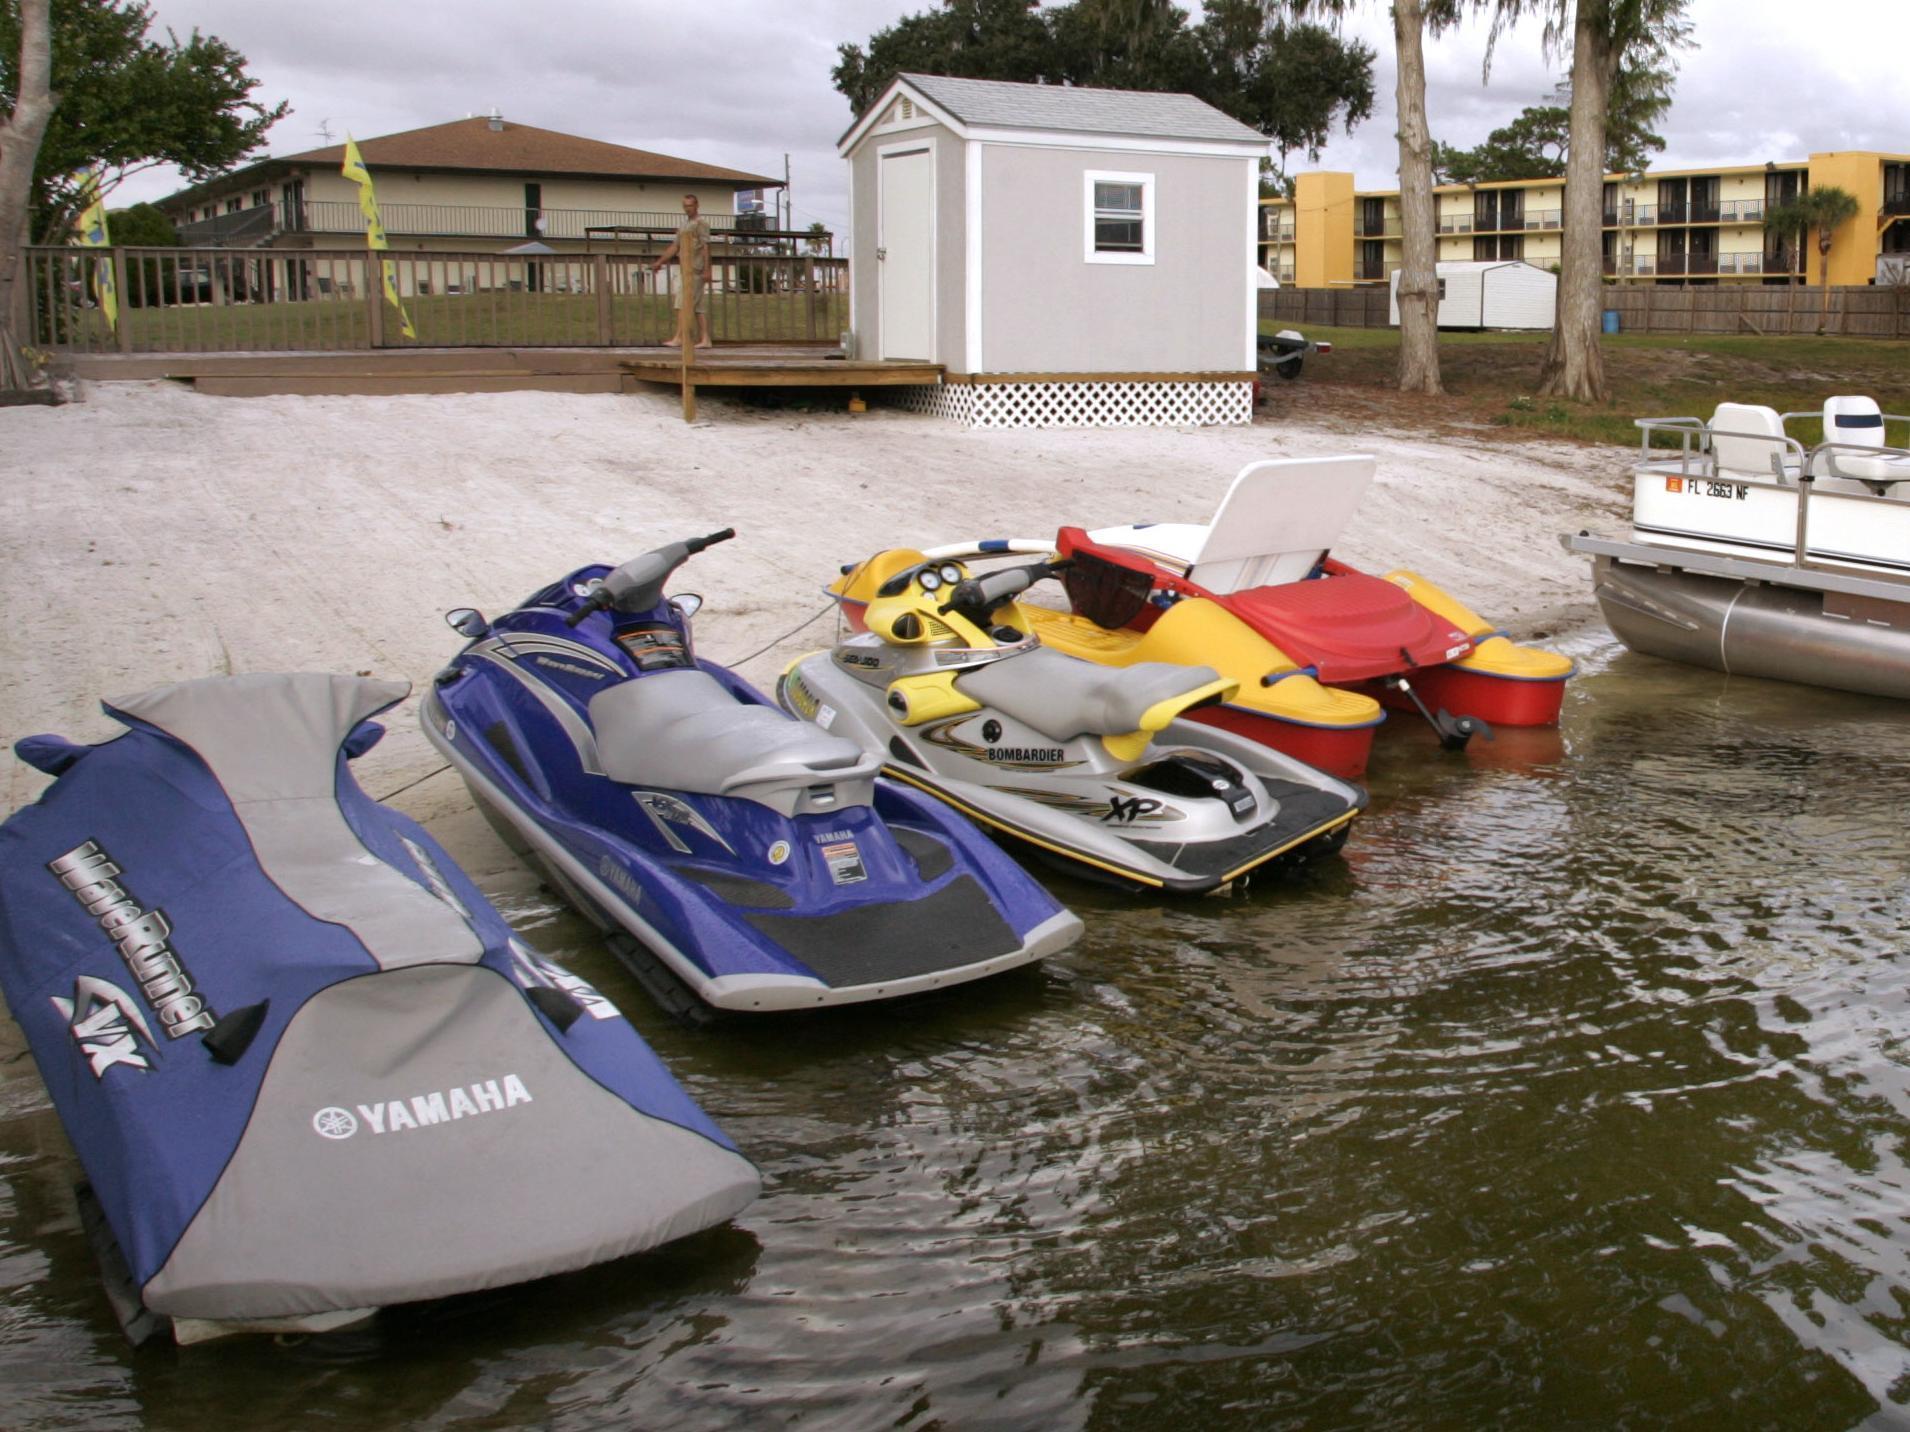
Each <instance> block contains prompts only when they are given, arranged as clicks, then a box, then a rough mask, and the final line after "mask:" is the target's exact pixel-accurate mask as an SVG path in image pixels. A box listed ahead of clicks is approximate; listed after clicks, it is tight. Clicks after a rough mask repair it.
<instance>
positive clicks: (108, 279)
mask: <svg viewBox="0 0 1910 1432" xmlns="http://www.w3.org/2000/svg"><path fill="white" fill-rule="evenodd" d="M80 196H81V197H82V198H83V199H85V200H86V201H87V202H86V208H85V209H84V210H82V211H81V213H80V217H79V223H78V225H77V228H78V230H79V243H80V246H81V247H82V248H89V249H103V248H110V247H111V246H112V242H113V240H112V238H111V236H110V235H108V233H107V232H106V196H105V195H104V194H102V193H101V192H100V176H99V171H98V170H94V171H92V172H90V173H87V174H83V175H81V176H80ZM92 269H93V299H94V301H95V302H96V303H98V304H99V311H100V313H101V314H102V315H103V316H104V317H105V319H106V326H107V327H108V328H109V329H111V330H112V331H113V332H115V333H117V332H118V331H119V293H118V290H116V289H115V288H114V287H113V261H112V259H110V258H96V259H94V260H92Z"/></svg>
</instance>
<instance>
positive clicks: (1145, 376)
mask: <svg viewBox="0 0 1910 1432" xmlns="http://www.w3.org/2000/svg"><path fill="white" fill-rule="evenodd" d="M838 149H839V152H840V153H841V154H842V156H843V157H844V158H845V159H846V160H848V162H849V203H850V220H849V226H850V245H849V253H850V258H849V265H850V275H851V278H850V294H851V313H850V327H851V329H852V330H853V333H854V342H855V348H856V355H857V356H858V357H861V358H912V359H926V360H929V361H932V362H936V363H940V364H942V365H943V368H944V370H945V375H946V381H945V382H944V383H943V384H942V385H940V386H939V387H935V388H927V387H924V388H919V389H903V390H899V391H901V392H902V393H903V394H904V395H905V396H904V398H903V401H904V402H906V403H908V404H909V405H910V406H914V407H917V408H919V409H923V410H927V411H933V412H938V413H942V414H944V415H946V416H949V417H953V418H955V419H957V420H958V421H962V422H965V423H968V424H972V425H975V426H985V427H1016V426H1130V425H1143V424H1173V425H1185V424H1192V423H1244V422H1248V421H1250V420H1251V417H1252V411H1253V408H1252V404H1253V399H1252V384H1253V377H1254V368H1255V361H1256V350H1255V345H1254V336H1255V330H1256V326H1257V322H1258V319H1257V301H1256V296H1257V293H1258V283H1259V274H1258V264H1257V261H1256V255H1255V253H1254V234H1255V222H1256V215H1257V213H1258V210H1259V165H1260V160H1261V159H1262V158H1264V157H1265V156H1266V154H1267V150H1268V145H1267V140H1266V138H1265V136H1263V135H1261V134H1259V133H1258V132H1257V131H1255V130H1252V129H1249V128H1248V127H1247V126H1246V125H1244V124H1241V123H1240V122H1239V121H1237V120H1234V119H1231V118H1229V117H1228V116H1227V115H1225V114H1222V113H1221V112H1220V111H1219V110H1217V109H1215V108H1213V107H1212V106H1211V105H1208V104H1206V103H1204V102H1203V101H1201V100H1198V99H1195V98H1194V97H1193V96H1191V95H1184V94H1148V93H1139V92H1135V91H1128V90H1103V89H1083V88H1075V87H1071V86H1063V85H1033V84H1013V83H1008V82H1006V81H999V80H972V79H950V78H947V77H945V76H940V75H917V74H903V75H898V76H897V77H896V78H895V79H894V80H893V81H892V82H891V83H890V85H889V87H888V89H887V90H885V91H884V92H883V94H882V97H881V98H880V99H878V100H877V101H876V103H875V104H874V105H872V106H871V107H870V108H869V110H868V111H867V113H865V114H864V115H863V116H862V117H861V118H860V119H858V120H857V121H856V123H855V124H854V125H852V126H851V127H850V129H849V130H848V132H847V133H845V134H844V135H843V136H842V139H841V141H840V142H839V144H838Z"/></svg>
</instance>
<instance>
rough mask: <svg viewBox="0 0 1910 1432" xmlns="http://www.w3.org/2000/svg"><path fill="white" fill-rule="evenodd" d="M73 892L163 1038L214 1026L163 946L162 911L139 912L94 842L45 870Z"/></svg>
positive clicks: (167, 933) (167, 932) (168, 930)
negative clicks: (136, 988) (108, 943)
mask: <svg viewBox="0 0 1910 1432" xmlns="http://www.w3.org/2000/svg"><path fill="white" fill-rule="evenodd" d="M46 868H47V869H48V870H49V871H51V872H52V873H53V874H54V875H55V876H56V877H58V879H59V882H60V883H61V884H62V885H64V886H65V887H66V888H67V889H68V890H70V891H72V892H73V898H74V899H75V900H77V901H79V902H80V905H81V907H82V908H84V909H85V911H86V913H87V914H89V915H91V916H93V918H94V919H96V920H98V921H99V927H100V929H101V930H103V931H105V933H106V938H107V939H109V940H111V941H112V942H113V945H114V948H116V949H117V950H118V951H119V957H120V959H122V960H123V961H125V963H126V969H127V971H128V972H129V973H130V974H131V975H132V977H133V979H134V980H135V981H136V982H137V983H138V985H139V992H140V994H141V995H142V996H144V998H145V1000H146V1003H147V1004H148V1005H149V1006H151V1008H152V1011H153V1013H154V1014H157V1015H158V1016H159V1022H160V1024H161V1025H162V1026H164V1028H165V1031H166V1037H167V1038H168V1039H184V1038H185V1037H186V1036H187V1035H188V1034H191V1033H193V1032H194V1031H195V1030H201V1029H210V1028H212V1026H213V1025H215V1024H217V1023H218V1022H219V1016H218V1015H216V1014H215V1013H213V1011H212V1009H211V1008H210V1007H209V1006H208V1005H207V1004H206V1002H205V1000H203V999H202V998H200V997H199V996H198V995H196V994H194V993H193V992H192V991H193V983H192V976H191V975H190V974H188V973H187V972H186V967H185V965H184V964H183V963H182V962H181V961H180V959H179V956H178V953H177V952H176V951H174V950H173V948H172V946H171V945H170V944H168V943H167V942H168V940H169V939H170V937H171V935H172V926H171V924H169V923H168V922H167V920H166V916H165V912H164V911H161V910H141V909H140V908H139V901H138V900H137V899H135V898H134V896H133V894H132V892H131V891H130V890H128V889H127V888H126V887H125V886H124V885H122V884H120V883H119V882H118V881H117V880H116V879H114V878H113V877H115V876H117V875H119V874H120V873H121V872H120V868H119V867H118V866H117V865H115V864H113V862H112V859H111V857H109V856H108V855H107V853H106V852H105V851H104V850H102V849H101V848H100V846H99V843H98V842H97V841H92V840H89V841H87V842H86V843H85V844H84V845H76V846H74V847H73V849H71V850H69V851H67V852H66V854H65V855H62V856H61V857H60V858H59V859H58V860H54V861H49V862H48V864H47V867H46Z"/></svg>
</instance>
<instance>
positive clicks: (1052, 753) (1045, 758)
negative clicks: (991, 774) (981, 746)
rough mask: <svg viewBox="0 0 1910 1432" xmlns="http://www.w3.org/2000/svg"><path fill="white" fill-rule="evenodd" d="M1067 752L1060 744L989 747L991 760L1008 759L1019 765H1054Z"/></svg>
mask: <svg viewBox="0 0 1910 1432" xmlns="http://www.w3.org/2000/svg"><path fill="white" fill-rule="evenodd" d="M983 734H984V735H986V734H987V733H986V732H984V733H983ZM1067 754H1068V753H1067V751H1066V750H1065V749H1063V748H1062V747H1060V746H991V747H989V748H988V759H989V760H991V761H1008V762H1010V763H1012V764H1014V765H1017V766H1044V765H1045V766H1052V765H1054V764H1055V763H1056V762H1058V761H1059V760H1060V759H1061V758H1062V757H1063V756H1065V755H1067Z"/></svg>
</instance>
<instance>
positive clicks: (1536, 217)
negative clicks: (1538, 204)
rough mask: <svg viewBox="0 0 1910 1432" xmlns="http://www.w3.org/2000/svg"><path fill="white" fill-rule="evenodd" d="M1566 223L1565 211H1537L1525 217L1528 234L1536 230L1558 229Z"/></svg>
mask: <svg viewBox="0 0 1910 1432" xmlns="http://www.w3.org/2000/svg"><path fill="white" fill-rule="evenodd" d="M1564 222H1565V211H1564V210H1563V209H1535V210H1533V211H1532V212H1530V213H1528V214H1527V215H1526V216H1525V228H1526V232H1527V233H1530V232H1531V231H1532V230H1534V229H1556V228H1559V227H1560V226H1561V225H1563V224H1564Z"/></svg>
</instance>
